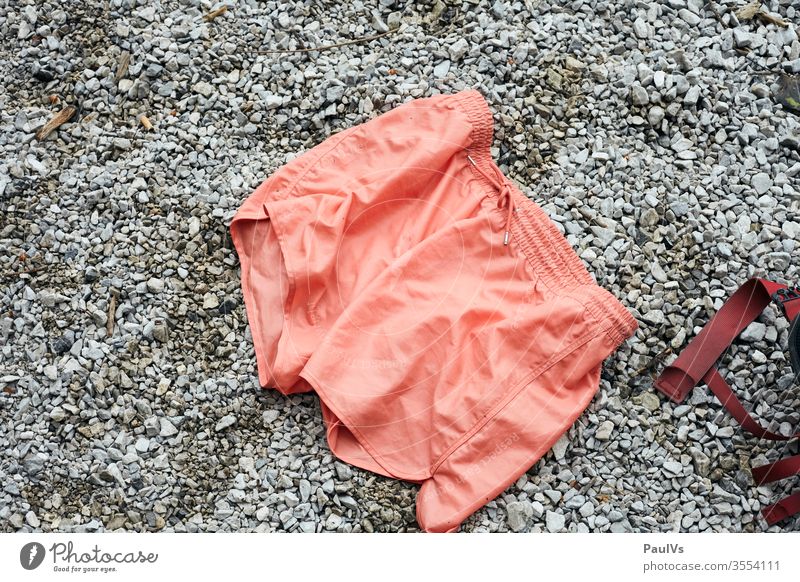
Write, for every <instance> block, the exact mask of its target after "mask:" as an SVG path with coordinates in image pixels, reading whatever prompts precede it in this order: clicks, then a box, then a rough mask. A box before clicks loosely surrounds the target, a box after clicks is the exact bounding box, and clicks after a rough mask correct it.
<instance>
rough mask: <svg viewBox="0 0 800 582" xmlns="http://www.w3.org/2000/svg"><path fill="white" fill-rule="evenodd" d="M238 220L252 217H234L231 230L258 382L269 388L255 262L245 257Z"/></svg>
mask: <svg viewBox="0 0 800 582" xmlns="http://www.w3.org/2000/svg"><path fill="white" fill-rule="evenodd" d="M238 220H250V219H249V218H248V219H236V218H234V220H233V222H232V223H231V227H230V231H231V239H233V246H234V248H235V249H236V254H237V255H238V257H239V267H240V271H241V276H240V279H241V283H242V298H243V299H244V308H245V315H246V316H247V322H248V323H249V325H250V335H251V336H252V337H253V351H254V352H255V354H256V371H257V372H258V383H259V385H260V386H261V387H262V388H264V389H267V388H269V386H268V385H269V378H270V375H269V373H268V368H269V365H268V364H267V356H266V354H265V353H264V346H263V345H262V341H261V326H260V324H259V323H258V321H259V314H260V310H259V308H258V303H257V302H256V297H255V293H254V292H253V288H252V286H251V283H250V271H251V270H252V268H253V262H252V261H251V260H250V259H248V258H245V257H247V255H246V254H244V253H243V252H242V250H243V249H244V241H243V240H242V239H241V235H240V233H239V231H238V229H237V228H236V227H235V226H234V225H235V224H236V222H237V221H238ZM284 316H285V315H284ZM284 321H285V320H284Z"/></svg>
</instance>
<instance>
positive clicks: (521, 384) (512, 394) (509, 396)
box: [431, 324, 613, 477]
mask: <svg viewBox="0 0 800 582" xmlns="http://www.w3.org/2000/svg"><path fill="white" fill-rule="evenodd" d="M608 327H613V324H612V325H610V326H608ZM606 331H607V328H606V327H604V328H602V329H600V330H599V331H598V330H591V331H590V332H587V333H586V334H584V336H582V337H580V338H579V339H577V340H575V341H574V342H573V344H572V345H571V346H570V347H568V348H567V349H565V350H562V351H561V355H560V356H558V357H554V358H551V359H550V360H548V361H546V362H544V363H543V364H541V365H540V366H539V367H538V368H535V369H534V370H532V371H531V372H529V373H528V374H526V375H525V376H523V377H522V379H521V380H519V381H518V382H517V383H516V384H515V385H514V387H513V388H512V389H511V390H509V391H508V392H507V393H506V395H505V396H503V398H501V399H500V401H499V402H498V403H497V404H495V405H494V406H493V407H492V408H491V409H490V410H489V411H488V412H487V413H486V414H485V415H484V416H483V417H482V418H480V419H479V420H478V421H477V422H476V423H475V424H474V425H473V426H472V428H470V429H469V430H468V431H466V432H465V433H464V434H463V435H462V436H461V437H460V438H459V439H458V440H457V441H456V442H455V443H454V444H452V445H451V446H450V447H449V448H448V449H447V450H446V451H445V452H444V453H442V455H441V456H440V457H439V459H438V460H437V461H436V462H435V463H433V464H432V465H431V477H432V476H433V475H434V474H435V473H436V470H437V469H438V468H439V467H440V466H441V465H442V464H443V463H444V462H445V461H446V460H447V459H448V458H450V457H451V456H452V455H453V453H455V451H457V450H458V449H459V448H461V446H463V445H464V444H465V443H466V442H467V441H469V440H470V439H471V438H472V437H473V436H475V434H476V433H477V432H478V431H479V430H480V429H481V428H483V427H484V426H486V424H487V423H488V422H489V421H491V420H492V419H493V418H494V417H496V416H497V415H498V414H500V412H502V411H503V409H504V408H505V407H506V406H508V404H509V403H510V402H512V401H513V400H514V399H515V398H516V397H517V396H518V395H519V393H520V392H522V390H523V389H524V388H525V387H526V386H528V385H529V384H530V383H531V382H533V381H534V380H535V379H536V378H538V377H539V376H541V375H542V374H543V373H544V372H546V371H547V370H549V369H550V368H552V367H553V366H555V365H556V364H557V363H559V362H560V361H562V360H563V359H564V358H566V357H568V356H570V355H572V354H573V353H574V352H575V351H576V350H577V349H578V348H580V347H581V346H584V345H586V344H587V343H589V342H590V341H592V340H593V339H594V338H596V337H597V336H599V335H601V334H603V333H604V332H606Z"/></svg>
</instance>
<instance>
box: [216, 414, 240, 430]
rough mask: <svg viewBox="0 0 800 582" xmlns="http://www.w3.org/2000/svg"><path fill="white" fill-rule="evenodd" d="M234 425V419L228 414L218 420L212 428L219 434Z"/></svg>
mask: <svg viewBox="0 0 800 582" xmlns="http://www.w3.org/2000/svg"><path fill="white" fill-rule="evenodd" d="M234 424H236V417H235V416H233V415H232V414H228V415H225V416H223V417H222V418H220V419H219V422H217V426H216V427H214V430H216V431H217V432H219V431H221V430H225V429H226V428H228V427H230V426H233V425H234Z"/></svg>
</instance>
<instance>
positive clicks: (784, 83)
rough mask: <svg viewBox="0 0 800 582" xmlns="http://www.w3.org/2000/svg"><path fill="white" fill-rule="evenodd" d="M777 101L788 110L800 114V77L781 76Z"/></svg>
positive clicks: (776, 96)
mask: <svg viewBox="0 0 800 582" xmlns="http://www.w3.org/2000/svg"><path fill="white" fill-rule="evenodd" d="M775 99H777V100H778V103H780V104H781V105H783V106H784V107H785V108H786V109H789V110H791V111H794V112H795V113H800V76H798V75H786V74H781V80H780V82H779V83H778V90H777V91H776V92H775Z"/></svg>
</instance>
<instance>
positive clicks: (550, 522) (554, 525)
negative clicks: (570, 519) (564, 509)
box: [545, 511, 566, 533]
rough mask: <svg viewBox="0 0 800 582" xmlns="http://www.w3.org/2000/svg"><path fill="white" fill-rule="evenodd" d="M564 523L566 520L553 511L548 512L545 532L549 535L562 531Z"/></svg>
mask: <svg viewBox="0 0 800 582" xmlns="http://www.w3.org/2000/svg"><path fill="white" fill-rule="evenodd" d="M565 523H566V518H565V517H564V516H563V515H562V514H560V513H556V512H555V511H548V512H547V517H546V518H545V524H546V526H547V531H549V532H550V533H555V532H558V531H561V530H562V529H564V524H565Z"/></svg>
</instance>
